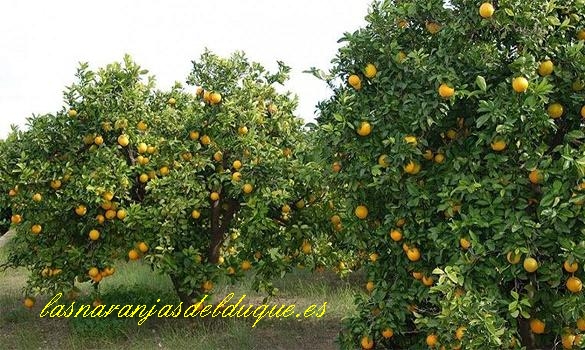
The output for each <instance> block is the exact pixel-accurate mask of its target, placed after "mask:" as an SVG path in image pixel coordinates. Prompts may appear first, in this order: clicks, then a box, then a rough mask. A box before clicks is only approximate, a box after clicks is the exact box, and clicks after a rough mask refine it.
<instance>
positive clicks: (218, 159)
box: [213, 151, 223, 162]
mask: <svg viewBox="0 0 585 350" xmlns="http://www.w3.org/2000/svg"><path fill="white" fill-rule="evenodd" d="M213 159H214V160H215V161H216V162H221V160H222V159H223V153H221V151H217V152H215V153H214V154H213Z"/></svg>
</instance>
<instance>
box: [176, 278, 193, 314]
mask: <svg viewBox="0 0 585 350" xmlns="http://www.w3.org/2000/svg"><path fill="white" fill-rule="evenodd" d="M170 277H171V282H172V283H173V287H174V288H175V292H176V293H177V296H178V297H179V300H181V301H182V302H183V304H185V305H186V307H189V306H190V305H191V304H193V298H194V297H195V295H194V294H193V293H191V294H187V293H185V292H183V291H181V282H180V281H179V277H178V276H177V275H170Z"/></svg>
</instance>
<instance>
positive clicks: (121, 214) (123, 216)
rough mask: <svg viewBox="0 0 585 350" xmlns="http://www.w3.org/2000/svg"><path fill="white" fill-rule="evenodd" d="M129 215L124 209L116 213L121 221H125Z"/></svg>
mask: <svg viewBox="0 0 585 350" xmlns="http://www.w3.org/2000/svg"><path fill="white" fill-rule="evenodd" d="M127 215H128V213H127V212H126V210H124V209H120V210H118V211H117V212H116V217H117V218H118V219H120V220H124V219H125V218H126V216H127Z"/></svg>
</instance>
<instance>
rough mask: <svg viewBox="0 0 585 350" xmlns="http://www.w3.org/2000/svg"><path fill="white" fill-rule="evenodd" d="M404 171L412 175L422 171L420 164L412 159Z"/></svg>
mask: <svg viewBox="0 0 585 350" xmlns="http://www.w3.org/2000/svg"><path fill="white" fill-rule="evenodd" d="M404 172H405V173H407V174H410V175H416V174H418V173H419V172H420V164H418V163H417V162H415V161H412V160H411V161H409V162H408V163H407V164H406V165H405V166H404Z"/></svg>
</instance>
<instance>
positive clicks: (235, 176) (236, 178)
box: [232, 171, 242, 182]
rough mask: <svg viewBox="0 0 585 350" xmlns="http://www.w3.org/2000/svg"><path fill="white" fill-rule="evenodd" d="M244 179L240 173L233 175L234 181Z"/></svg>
mask: <svg viewBox="0 0 585 350" xmlns="http://www.w3.org/2000/svg"><path fill="white" fill-rule="evenodd" d="M241 179H242V174H241V173H240V172H238V171H236V172H235V173H233V174H232V181H236V182H238V181H240V180H241Z"/></svg>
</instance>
